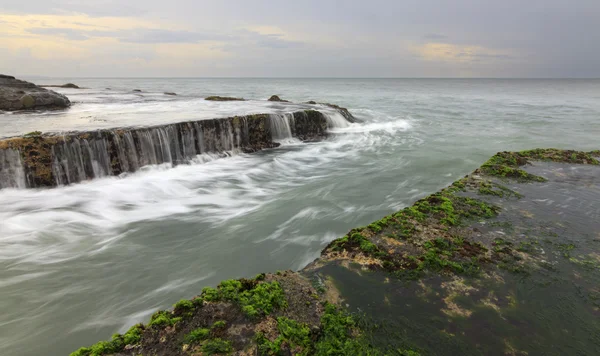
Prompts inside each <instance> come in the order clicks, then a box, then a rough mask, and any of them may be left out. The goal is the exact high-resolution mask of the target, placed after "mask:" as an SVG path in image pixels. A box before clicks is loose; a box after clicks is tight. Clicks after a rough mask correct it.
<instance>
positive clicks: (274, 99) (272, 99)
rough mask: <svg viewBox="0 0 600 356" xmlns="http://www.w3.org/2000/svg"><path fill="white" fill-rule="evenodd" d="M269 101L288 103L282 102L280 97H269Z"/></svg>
mask: <svg viewBox="0 0 600 356" xmlns="http://www.w3.org/2000/svg"><path fill="white" fill-rule="evenodd" d="M268 100H269V101H280V102H283V103H289V101H288V100H283V99H281V98H280V97H278V96H277V95H271V97H270V98H269V99H268Z"/></svg>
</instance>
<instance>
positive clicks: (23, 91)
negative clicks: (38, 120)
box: [0, 74, 71, 111]
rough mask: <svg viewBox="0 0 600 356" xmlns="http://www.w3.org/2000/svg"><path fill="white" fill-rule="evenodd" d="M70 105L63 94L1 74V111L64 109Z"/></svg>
mask: <svg viewBox="0 0 600 356" xmlns="http://www.w3.org/2000/svg"><path fill="white" fill-rule="evenodd" d="M70 105H71V102H70V101H69V99H68V98H67V97H66V96H64V95H62V94H59V93H56V92H54V91H52V90H48V89H45V88H42V87H40V86H37V85H35V84H33V83H30V82H26V81H24V80H19V79H16V78H15V77H12V76H9V75H2V74H0V110H5V111H16V110H35V109H64V108H67V107H69V106H70Z"/></svg>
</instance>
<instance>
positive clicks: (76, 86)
mask: <svg viewBox="0 0 600 356" xmlns="http://www.w3.org/2000/svg"><path fill="white" fill-rule="evenodd" d="M40 86H41V87H43V88H67V89H84V88H81V87H80V86H78V85H75V84H73V83H67V84H63V85H40Z"/></svg>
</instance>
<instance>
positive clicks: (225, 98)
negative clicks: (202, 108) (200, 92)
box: [204, 95, 246, 101]
mask: <svg viewBox="0 0 600 356" xmlns="http://www.w3.org/2000/svg"><path fill="white" fill-rule="evenodd" d="M204 100H208V101H246V99H244V98H234V97H231V96H218V95H212V96H207V97H206V98H204Z"/></svg>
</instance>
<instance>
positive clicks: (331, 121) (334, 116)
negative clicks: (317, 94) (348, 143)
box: [323, 111, 350, 129]
mask: <svg viewBox="0 0 600 356" xmlns="http://www.w3.org/2000/svg"><path fill="white" fill-rule="evenodd" d="M323 115H324V116H325V118H326V119H327V127H328V128H330V129H331V128H342V127H348V126H350V122H348V120H347V119H346V118H345V117H344V115H342V114H341V113H340V112H338V111H335V112H327V113H323Z"/></svg>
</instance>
